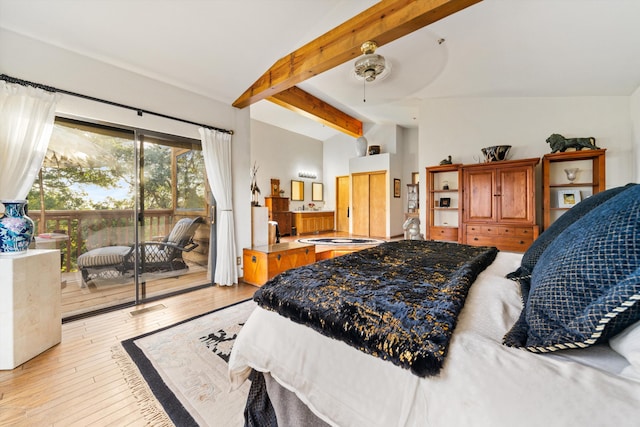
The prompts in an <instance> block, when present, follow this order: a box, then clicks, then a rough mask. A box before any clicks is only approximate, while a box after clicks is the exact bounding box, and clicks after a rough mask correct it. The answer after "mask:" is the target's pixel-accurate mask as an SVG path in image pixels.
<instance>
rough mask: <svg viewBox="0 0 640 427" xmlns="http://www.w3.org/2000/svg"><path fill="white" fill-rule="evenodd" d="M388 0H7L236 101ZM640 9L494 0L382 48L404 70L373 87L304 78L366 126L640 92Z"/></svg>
mask: <svg viewBox="0 0 640 427" xmlns="http://www.w3.org/2000/svg"><path fill="white" fill-rule="evenodd" d="M420 1H427V0H420ZM374 3H375V2H374V1H372V0H85V1H79V0H0V27H2V28H5V29H7V30H10V31H14V32H17V33H19V34H23V35H26V36H30V37H33V38H35V39H39V40H42V41H45V42H47V43H50V44H53V45H56V46H58V47H63V48H65V49H69V50H71V51H74V52H77V53H81V54H84V55H87V56H90V57H92V58H95V59H99V60H101V61H104V62H107V63H109V64H112V65H115V66H118V67H122V68H124V69H127V70H130V71H134V72H137V73H140V74H142V75H145V76H148V77H151V78H154V79H157V80H160V81H163V82H166V83H169V84H172V85H175V86H178V87H180V88H183V89H187V90H190V91H193V92H195V93H198V94H201V95H205V96H208V97H210V98H213V99H216V100H219V101H221V102H224V103H226V104H229V105H230V104H232V103H233V101H234V100H236V99H237V98H238V97H239V96H240V95H241V94H242V93H243V92H244V91H245V90H246V89H247V88H248V87H249V86H251V85H252V84H253V83H254V82H255V81H256V79H257V78H258V77H259V76H260V75H262V73H264V72H265V71H266V70H267V69H268V68H269V67H270V66H271V65H273V63H274V62H275V61H276V60H277V59H279V58H281V57H283V56H285V55H287V54H288V53H290V52H292V51H294V50H295V49H297V48H299V47H300V46H302V45H304V44H305V43H307V42H309V41H311V40H312V39H314V38H316V37H318V36H319V35H321V34H323V33H324V32H326V31H328V30H330V29H331V28H333V27H335V26H336V25H338V24H340V23H342V22H343V21H346V20H347V19H349V18H350V17H352V16H353V15H355V14H357V13H359V12H361V11H362V10H364V9H366V8H368V7H370V6H371V5H373V4H374ZM639 16H640V1H638V0H484V1H482V2H480V3H478V4H476V5H473V6H471V7H469V8H467V9H465V10H463V11H461V12H458V13H456V14H454V15H452V16H450V17H447V18H445V19H443V20H441V21H438V22H436V23H434V24H432V25H429V26H427V27H425V28H423V29H421V30H418V31H416V32H414V33H412V34H411V35H409V36H406V37H404V38H402V39H399V40H397V41H395V42H392V43H389V44H387V45H384V46H382V47H380V48H379V49H378V51H377V53H379V54H381V55H383V56H385V57H386V58H387V60H388V61H390V63H391V72H390V73H389V75H388V76H387V77H386V78H385V79H382V80H380V81H376V82H373V83H372V84H367V85H366V88H363V84H362V82H361V81H358V80H356V79H355V78H354V77H353V76H352V74H351V66H352V64H351V63H347V64H344V65H342V66H339V67H336V68H334V69H332V70H330V71H327V72H325V73H323V74H321V75H319V76H316V77H314V78H312V79H309V80H307V81H305V82H304V83H302V84H300V85H299V87H301V88H302V89H304V90H305V91H307V92H309V93H311V94H313V95H315V96H317V97H318V98H320V99H322V100H324V101H327V102H329V103H330V104H332V105H333V106H335V107H337V108H339V109H341V110H343V111H345V112H347V113H349V114H351V115H353V116H354V117H356V118H358V119H361V120H362V121H363V122H365V124H366V123H395V124H398V125H402V126H416V125H417V122H418V105H419V102H420V100H421V99H424V98H432V97H436V98H446V97H511V96H516V97H548V96H554V97H555V96H558V97H560V96H611V95H620V96H628V95H630V94H631V93H632V92H633V91H634V90H635V89H637V88H638V86H640V25H638V17H639ZM443 40H444V41H443ZM0 71H2V64H1V58H0ZM16 77H19V76H16ZM365 91H366V92H365ZM363 92H364V93H363ZM365 93H366V97H365V96H364V95H365ZM363 98H366V102H363ZM250 108H251V110H252V111H251V115H252V117H253V118H256V119H258V120H261V121H265V122H267V123H271V124H274V125H276V126H281V127H284V128H287V129H289V130H292V131H294V132H298V133H302V134H305V135H308V136H311V137H313V138H317V139H320V140H324V139H326V138H328V137H330V136H332V135H334V134H335V133H336V131H335V130H333V129H331V128H328V127H324V126H322V125H319V124H317V123H315V122H311V121H309V120H308V119H304V118H302V117H300V116H297V115H295V113H292V112H290V111H288V110H285V109H283V108H282V107H279V106H277V105H274V104H271V103H269V102H268V101H260V102H259V103H257V104H254V105H252V106H251V107H250Z"/></svg>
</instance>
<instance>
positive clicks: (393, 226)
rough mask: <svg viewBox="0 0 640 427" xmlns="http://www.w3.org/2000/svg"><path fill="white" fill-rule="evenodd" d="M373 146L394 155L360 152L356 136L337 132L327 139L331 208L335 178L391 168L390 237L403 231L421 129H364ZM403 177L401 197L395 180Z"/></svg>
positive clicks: (325, 162)
mask: <svg viewBox="0 0 640 427" xmlns="http://www.w3.org/2000/svg"><path fill="white" fill-rule="evenodd" d="M364 136H365V137H366V138H367V141H368V143H369V145H380V151H381V153H384V154H386V153H388V154H390V156H371V157H369V156H366V157H362V158H358V157H357V155H356V148H355V142H356V138H353V137H350V136H347V135H342V134H341V135H336V136H334V137H332V138H330V139H328V140H326V141H324V153H323V167H324V176H325V177H327V179H326V181H325V194H326V200H327V204H326V206H327V209H331V210H335V201H336V192H335V178H336V177H337V176H348V175H350V174H352V173H357V172H371V171H378V170H388V171H389V176H388V179H389V187H388V188H389V191H390V193H389V197H388V198H387V201H388V205H389V209H388V210H387V237H391V236H399V235H402V234H403V230H402V224H403V222H404V211H405V209H406V208H405V205H406V197H407V196H406V189H407V187H406V184H407V183H409V182H411V172H417V171H418V130H417V129H405V128H401V127H399V126H395V125H372V126H368V127H367V128H366V130H365V132H364ZM394 178H399V179H400V180H401V186H400V187H401V190H402V191H401V196H400V198H395V197H393V180H394Z"/></svg>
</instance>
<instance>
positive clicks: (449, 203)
mask: <svg viewBox="0 0 640 427" xmlns="http://www.w3.org/2000/svg"><path fill="white" fill-rule="evenodd" d="M426 171H427V180H426V181H427V192H426V195H427V207H426V214H427V218H426V220H427V227H426V235H427V239H429V240H445V241H451V242H457V241H459V237H460V233H459V227H460V223H461V213H462V209H461V208H462V189H461V188H462V169H461V165H460V164H452V165H440V166H431V167H428V168H426Z"/></svg>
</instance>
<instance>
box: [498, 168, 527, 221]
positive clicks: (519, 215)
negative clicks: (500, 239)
mask: <svg viewBox="0 0 640 427" xmlns="http://www.w3.org/2000/svg"><path fill="white" fill-rule="evenodd" d="M534 173H535V171H534V169H533V168H532V167H531V166H521V167H509V168H504V169H498V173H497V177H498V179H497V181H498V186H499V188H498V194H499V195H500V197H498V221H502V222H510V223H517V222H521V223H524V224H532V223H534V218H535V216H534V215H535V205H534V203H535V197H534V193H535V189H534V188H533V187H534V185H535V184H534V183H535V176H534Z"/></svg>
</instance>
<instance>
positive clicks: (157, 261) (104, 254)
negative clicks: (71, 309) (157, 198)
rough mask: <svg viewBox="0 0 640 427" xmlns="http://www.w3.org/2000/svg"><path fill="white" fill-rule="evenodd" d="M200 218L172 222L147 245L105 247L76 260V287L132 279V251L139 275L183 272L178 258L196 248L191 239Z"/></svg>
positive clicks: (182, 266)
mask: <svg viewBox="0 0 640 427" xmlns="http://www.w3.org/2000/svg"><path fill="white" fill-rule="evenodd" d="M202 223H204V220H203V219H202V218H201V217H196V218H193V219H192V218H183V219H181V220H180V221H178V222H176V223H175V225H174V226H173V229H172V230H171V233H169V235H167V236H166V237H165V238H164V239H162V240H161V241H149V242H144V243H141V244H139V245H137V246H136V245H129V246H106V247H102V248H96V249H92V250H90V251H87V252H85V253H83V254H82V255H80V256H79V257H78V261H77V262H78V269H79V270H80V272H81V273H82V283H81V285H80V287H83V288H84V287H86V286H87V284H88V283H89V282H90V281H91V280H93V279H96V278H105V279H108V278H114V277H118V276H125V275H127V274H130V275H131V276H133V271H134V266H135V255H136V248H137V253H138V256H139V261H140V262H139V273H141V274H142V273H150V272H162V271H174V270H184V269H187V268H189V267H188V265H187V263H186V262H185V261H184V259H183V258H182V254H183V253H184V252H190V251H192V250H194V249H195V248H196V247H198V244H197V243H195V242H194V241H193V236H194V235H195V233H196V229H197V228H198V226H199V225H200V224H202Z"/></svg>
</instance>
